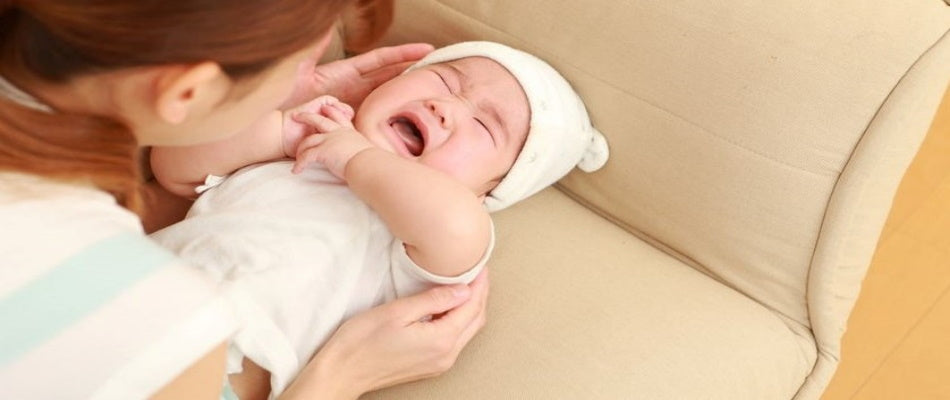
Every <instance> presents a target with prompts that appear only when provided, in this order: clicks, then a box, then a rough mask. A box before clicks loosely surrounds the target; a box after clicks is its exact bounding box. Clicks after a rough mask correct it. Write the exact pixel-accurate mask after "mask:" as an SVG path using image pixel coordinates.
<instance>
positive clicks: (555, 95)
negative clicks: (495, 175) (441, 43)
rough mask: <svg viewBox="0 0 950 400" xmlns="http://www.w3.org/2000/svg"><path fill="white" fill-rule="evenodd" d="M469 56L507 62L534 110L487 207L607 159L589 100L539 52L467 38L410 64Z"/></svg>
mask: <svg viewBox="0 0 950 400" xmlns="http://www.w3.org/2000/svg"><path fill="white" fill-rule="evenodd" d="M466 57H485V58H488V59H491V60H493V61H495V62H497V63H498V64H501V66H503V67H505V69H507V70H508V72H510V73H511V74H512V75H513V76H514V77H515V79H517V80H518V83H519V84H521V88H522V90H524V93H525V95H527V97H528V107H529V108H530V110H531V118H530V123H529V127H528V136H527V139H526V140H525V144H524V147H523V148H522V150H521V153H520V154H519V155H518V158H517V159H516V160H515V163H514V165H512V167H511V169H510V170H509V171H508V174H507V175H505V177H504V178H502V180H501V182H500V183H499V184H498V186H496V187H495V188H494V189H493V190H492V191H491V192H490V193H488V195H487V196H486V198H485V207H486V208H488V211H490V212H494V211H498V210H501V209H504V208H506V207H508V206H510V205H512V204H515V203H517V202H519V201H521V200H523V199H525V198H527V197H529V196H531V195H533V194H535V193H537V192H539V191H540V190H541V189H544V188H546V187H548V186H550V185H552V184H554V182H557V181H558V180H559V179H561V178H563V177H564V176H565V175H567V173H568V172H570V171H571V170H572V169H574V167H575V166H577V167H578V168H580V169H581V170H583V171H585V172H593V171H596V170H598V169H600V167H602V166H603V165H604V163H606V162H607V158H608V156H609V151H608V147H607V140H606V139H604V136H603V135H601V133H600V132H598V131H597V130H596V129H594V127H593V126H591V123H590V117H588V115H587V109H586V108H585V107H584V102H583V101H581V98H580V96H578V95H577V93H576V92H574V89H573V88H571V85H570V84H569V83H568V82H567V80H565V79H564V77H562V76H561V74H560V73H558V72H557V71H556V70H555V69H554V68H553V67H551V66H550V65H548V63H546V62H544V61H543V60H541V59H540V58H537V57H535V56H533V55H531V54H528V53H525V52H523V51H520V50H515V49H513V48H511V47H508V46H505V45H503V44H500V43H494V42H462V43H457V44H453V45H450V46H446V47H442V48H440V49H437V50H435V51H433V52H432V53H429V54H428V55H427V56H426V57H425V58H423V59H422V60H419V62H417V63H415V64H414V65H413V66H412V67H410V68H409V70H413V69H416V68H421V67H423V66H426V65H430V64H438V63H442V62H447V61H452V60H457V59H461V58H466ZM409 70H407V71H409Z"/></svg>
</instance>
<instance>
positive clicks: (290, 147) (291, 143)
mask: <svg viewBox="0 0 950 400" xmlns="http://www.w3.org/2000/svg"><path fill="white" fill-rule="evenodd" d="M326 106H329V107H333V108H335V109H337V110H339V111H340V112H341V113H342V115H343V116H344V117H345V118H346V119H347V120H351V119H353V115H354V113H353V108H352V107H350V106H349V105H347V104H346V103H343V102H340V101H339V100H337V99H336V98H335V97H333V96H320V97H317V98H315V99H313V100H310V101H308V102H306V103H304V104H301V105H299V106H297V107H294V108H293V109H290V110H287V111H285V112H284V121H283V131H282V142H283V148H284V154H285V155H286V156H287V157H291V158H293V157H294V156H296V155H297V147H299V146H300V141H301V140H303V138H304V137H306V136H307V134H309V133H310V131H311V130H313V128H312V127H310V126H308V125H307V124H306V123H303V122H301V121H297V120H295V119H294V118H293V116H294V114H297V113H302V112H306V113H317V114H320V110H321V109H322V108H323V107H326Z"/></svg>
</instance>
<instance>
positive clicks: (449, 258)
mask: <svg viewBox="0 0 950 400" xmlns="http://www.w3.org/2000/svg"><path fill="white" fill-rule="evenodd" d="M345 177H346V181H347V184H348V185H349V187H350V188H351V189H352V190H353V192H354V193H356V195H357V196H359V197H360V198H361V199H363V200H364V201H366V203H367V204H369V206H370V207H372V208H373V210H375V211H376V212H377V213H378V214H379V215H380V217H381V218H382V219H383V221H384V222H385V223H386V225H387V226H388V227H389V229H390V231H392V233H393V235H394V236H396V237H397V238H399V239H401V240H402V241H403V242H404V243H406V250H407V252H408V254H409V257H410V258H412V260H413V261H414V262H416V264H418V265H419V266H421V267H423V268H425V269H426V270H428V271H429V272H432V273H433V274H436V275H441V276H457V275H460V274H462V273H464V272H466V271H468V270H469V269H471V268H472V267H473V266H475V264H477V263H478V261H479V260H481V259H482V257H483V256H484V254H485V251H486V250H487V249H488V244H489V241H490V240H491V229H492V228H491V219H490V217H489V215H488V212H487V211H486V210H485V208H484V207H483V206H482V203H481V199H479V197H478V196H477V195H476V194H475V193H474V192H472V190H471V189H469V188H467V187H465V186H464V185H462V184H460V183H458V182H457V181H455V180H453V179H452V178H451V177H449V176H448V175H446V174H444V173H443V172H441V171H437V170H435V169H432V168H429V167H427V166H425V165H422V164H419V163H416V162H413V161H409V160H405V159H403V158H400V157H398V156H396V155H395V154H392V153H389V152H386V151H383V150H380V149H376V148H373V149H368V150H364V151H362V152H360V153H359V154H357V155H356V156H354V157H353V158H352V159H350V161H349V163H347V165H346V172H345Z"/></svg>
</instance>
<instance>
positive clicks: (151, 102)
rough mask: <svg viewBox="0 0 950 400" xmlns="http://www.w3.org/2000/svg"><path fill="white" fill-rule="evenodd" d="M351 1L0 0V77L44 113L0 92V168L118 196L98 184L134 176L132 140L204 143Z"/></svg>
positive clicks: (283, 87)
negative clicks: (84, 182) (79, 182)
mask: <svg viewBox="0 0 950 400" xmlns="http://www.w3.org/2000/svg"><path fill="white" fill-rule="evenodd" d="M351 1H352V0H320V1H317V0H256V1H255V0H218V1H207V0H175V1H128V0H0V74H2V75H4V76H5V77H6V78H7V79H9V80H10V81H12V82H13V83H14V84H15V85H17V86H20V88H21V89H24V90H26V91H27V92H29V93H30V94H32V95H34V96H36V97H38V98H39V99H40V100H41V101H43V102H46V103H48V104H49V105H51V106H52V107H53V109H54V110H55V113H53V114H45V115H44V114H42V113H41V112H38V111H32V110H28V109H25V108H23V107H19V106H17V105H14V104H12V103H10V102H8V101H5V100H0V169H3V170H11V169H12V170H21V171H26V172H35V173H40V174H44V175H47V176H60V177H73V178H88V179H91V180H92V181H93V182H94V183H96V184H99V186H100V187H103V186H104V187H105V188H106V189H107V190H109V191H111V192H113V193H115V194H117V196H118V197H120V199H121V198H123V196H122V195H121V193H120V192H128V190H126V189H128V187H126V188H125V189H119V188H116V187H115V186H116V185H114V184H112V183H109V182H117V181H125V182H128V181H129V180H128V179H127V178H128V177H129V175H130V174H131V175H136V174H137V163H136V162H135V160H134V154H135V153H136V151H137V150H136V147H137V144H142V145H150V144H175V143H181V144H185V143H196V142H200V141H207V140H212V139H214V138H216V137H221V136H226V135H228V134H232V133H236V132H237V131H238V130H240V129H242V128H244V127H245V126H246V125H248V124H249V123H250V122H252V121H253V120H254V119H256V118H257V117H258V116H260V115H263V114H264V113H266V112H267V111H269V110H272V109H274V108H275V107H277V106H278V105H279V104H280V102H281V101H282V100H283V97H284V96H286V95H287V94H288V93H289V89H290V85H291V84H292V81H293V75H294V71H295V69H296V65H297V63H298V62H299V61H302V60H304V59H305V58H306V57H308V56H309V57H315V56H317V55H318V54H317V52H318V51H317V49H316V48H314V46H315V45H317V44H318V42H320V40H319V39H320V38H321V37H324V36H326V33H327V32H328V31H329V30H330V27H331V26H332V25H333V24H334V23H335V21H336V20H337V18H338V16H339V15H340V13H341V12H342V11H343V9H344V8H345V7H346V6H347V5H348V4H349V3H351ZM322 43H323V44H325V41H323V42H322ZM101 143H110V146H107V147H108V149H110V150H109V151H110V152H107V151H104V148H103V146H101ZM119 143H125V146H120V145H119ZM119 148H121V150H120V149H119ZM119 153H122V154H119ZM120 164H121V165H122V166H121V167H120ZM136 176H137V175H136ZM104 182H105V183H104ZM134 185H137V182H135V183H134ZM134 185H132V184H130V185H126V186H129V187H131V186H134ZM126 195H129V193H126ZM125 197H127V196H125Z"/></svg>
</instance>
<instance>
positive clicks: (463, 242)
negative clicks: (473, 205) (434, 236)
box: [443, 213, 492, 268]
mask: <svg viewBox="0 0 950 400" xmlns="http://www.w3.org/2000/svg"><path fill="white" fill-rule="evenodd" d="M446 225H447V227H446V234H445V236H444V241H443V245H445V244H447V245H448V247H452V248H455V249H456V250H455V251H454V252H453V253H454V254H456V257H455V258H456V260H455V262H456V263H457V264H458V267H459V268H462V267H471V266H473V265H475V264H476V263H478V262H479V261H480V260H481V259H482V258H483V257H484V256H485V252H486V251H487V250H488V245H489V243H490V242H491V238H492V223H491V217H490V216H488V213H482V214H480V215H475V216H472V217H469V218H457V219H452V220H450V221H448V222H447V223H446Z"/></svg>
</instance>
